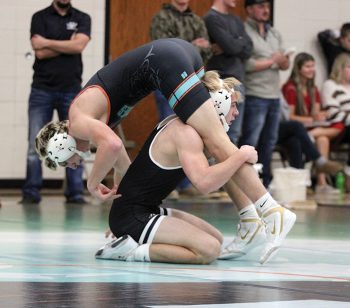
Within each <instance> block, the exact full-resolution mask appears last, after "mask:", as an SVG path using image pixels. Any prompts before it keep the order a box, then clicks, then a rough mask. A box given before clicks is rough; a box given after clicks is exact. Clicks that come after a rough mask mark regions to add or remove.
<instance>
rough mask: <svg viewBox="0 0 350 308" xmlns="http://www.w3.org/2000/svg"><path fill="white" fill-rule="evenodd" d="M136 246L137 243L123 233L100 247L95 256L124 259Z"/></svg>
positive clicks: (98, 257)
mask: <svg viewBox="0 0 350 308" xmlns="http://www.w3.org/2000/svg"><path fill="white" fill-rule="evenodd" d="M137 247H139V244H138V243H137V242H135V241H134V239H133V238H132V237H131V236H130V235H123V236H122V237H119V238H117V239H115V240H113V241H112V242H110V243H107V244H106V245H104V246H103V247H101V248H100V249H99V250H98V251H97V252H96V254H95V258H96V259H110V260H120V261H126V260H127V258H128V257H129V256H130V255H131V254H132V253H133V252H134V250H135V249H136V248H137Z"/></svg>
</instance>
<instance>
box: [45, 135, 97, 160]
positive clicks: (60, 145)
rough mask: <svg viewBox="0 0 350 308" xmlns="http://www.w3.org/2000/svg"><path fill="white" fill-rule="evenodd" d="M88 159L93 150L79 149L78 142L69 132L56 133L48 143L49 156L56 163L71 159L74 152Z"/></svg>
mask: <svg viewBox="0 0 350 308" xmlns="http://www.w3.org/2000/svg"><path fill="white" fill-rule="evenodd" d="M75 153H76V154H78V155H79V156H80V157H81V158H83V159H86V158H88V157H89V156H90V154H91V152H90V151H86V152H82V151H79V150H77V142H76V141H75V139H74V138H73V137H72V136H70V135H68V134H67V133H55V134H54V135H53V136H52V137H51V138H50V140H49V142H48V144H47V157H49V158H50V159H51V160H53V161H54V162H55V163H56V165H58V164H59V163H63V162H65V161H66V160H68V159H70V158H71V157H72V156H73V155H74V154H75Z"/></svg>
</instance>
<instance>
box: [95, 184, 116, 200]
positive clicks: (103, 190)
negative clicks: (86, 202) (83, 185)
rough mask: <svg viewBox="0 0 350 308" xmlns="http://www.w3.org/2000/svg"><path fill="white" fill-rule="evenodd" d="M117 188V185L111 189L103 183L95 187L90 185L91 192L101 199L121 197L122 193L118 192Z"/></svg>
mask: <svg viewBox="0 0 350 308" xmlns="http://www.w3.org/2000/svg"><path fill="white" fill-rule="evenodd" d="M117 189H118V186H117V185H115V186H114V187H113V188H112V189H109V188H108V187H107V186H105V185H103V184H101V183H100V184H98V185H97V186H95V187H91V186H89V185H88V190H89V192H90V194H91V195H92V196H93V197H95V198H97V199H99V200H101V201H110V200H114V199H117V198H119V197H121V195H120V194H117Z"/></svg>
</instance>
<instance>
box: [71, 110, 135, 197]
mask: <svg viewBox="0 0 350 308" xmlns="http://www.w3.org/2000/svg"><path fill="white" fill-rule="evenodd" d="M69 132H70V134H72V135H73V136H74V137H75V138H78V139H82V140H89V141H90V142H91V143H92V144H94V145H95V146H96V155H95V160H94V164H93V167H92V170H91V173H90V176H89V178H88V182H87V188H88V190H89V192H90V193H91V194H92V195H93V196H95V197H96V198H98V199H100V200H103V201H105V200H112V199H115V193H116V187H114V188H113V189H112V190H113V191H111V190H108V189H106V187H104V186H102V184H101V182H102V181H103V179H104V178H105V177H106V175H107V174H108V172H109V171H110V170H111V169H112V168H114V167H115V164H116V162H117V160H118V158H119V159H120V162H125V161H126V162H127V163H128V164H129V163H130V161H129V160H128V158H126V157H125V155H126V156H127V154H126V151H125V149H124V146H123V143H122V141H121V140H120V138H119V137H118V136H117V135H116V134H115V133H114V131H113V130H112V129H111V128H109V127H108V126H107V125H106V124H104V123H103V122H101V121H100V120H96V119H94V118H92V117H90V116H87V115H84V114H80V116H79V117H76V118H73V119H71V120H70V128H69ZM119 167H120V166H119ZM122 172H123V171H122Z"/></svg>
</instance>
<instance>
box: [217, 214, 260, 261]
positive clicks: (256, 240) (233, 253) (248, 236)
mask: <svg viewBox="0 0 350 308" xmlns="http://www.w3.org/2000/svg"><path fill="white" fill-rule="evenodd" d="M265 243H266V233H265V227H264V224H263V222H262V221H261V219H259V218H250V219H242V220H241V221H240V222H239V224H238V226H237V235H236V237H235V238H234V240H233V241H232V242H231V243H230V244H228V245H227V246H226V247H225V248H224V249H223V250H222V252H221V254H220V256H219V257H218V259H219V260H228V259H235V258H238V257H241V256H244V255H246V254H247V253H248V252H249V251H250V250H251V249H253V248H255V247H257V246H259V245H262V244H265Z"/></svg>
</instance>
